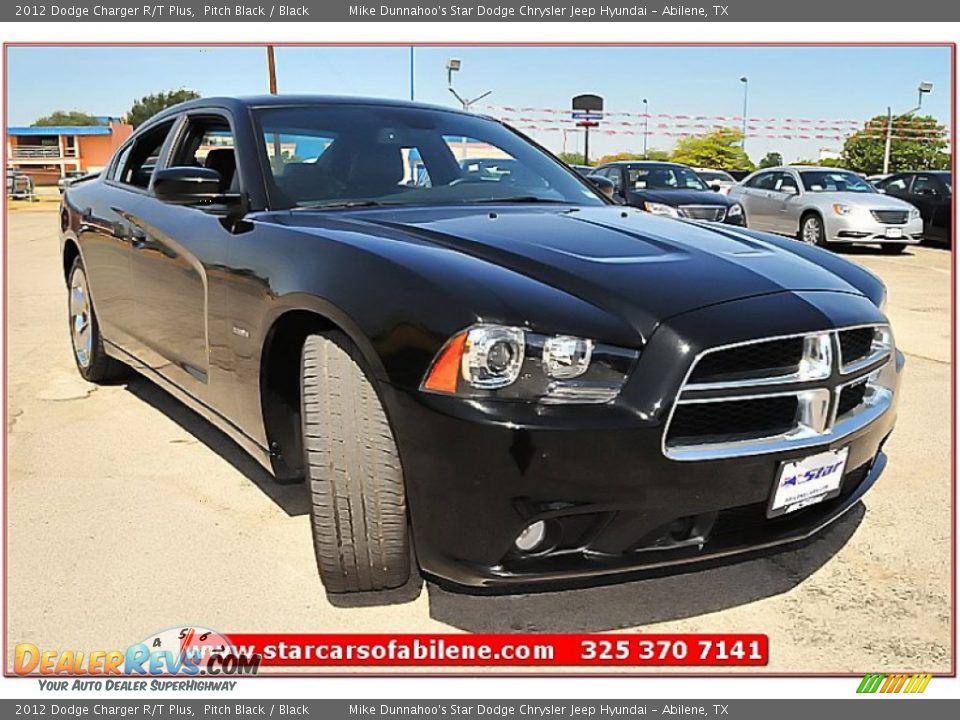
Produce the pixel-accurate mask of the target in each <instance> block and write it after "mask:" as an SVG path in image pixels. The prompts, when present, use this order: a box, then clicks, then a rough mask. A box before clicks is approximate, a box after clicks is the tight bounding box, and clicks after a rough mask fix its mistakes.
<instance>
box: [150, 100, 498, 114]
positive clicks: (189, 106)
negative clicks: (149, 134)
mask: <svg viewBox="0 0 960 720" xmlns="http://www.w3.org/2000/svg"><path fill="white" fill-rule="evenodd" d="M303 105H367V106H371V107H377V106H379V107H397V108H418V109H420V110H434V111H436V110H442V111H444V112H451V113H456V114H458V115H469V116H471V117H477V114H476V113H466V112H464V111H462V110H457V109H455V108H451V107H444V106H442V105H431V104H428V103H418V102H411V101H409V100H396V99H391V98H372V97H354V96H350V95H303V94H296V95H238V96H215V97H203V98H197V99H195V100H187V101H186V102H182V103H179V104H177V105H172V106H171V107H169V108H166V109H164V110H163V111H161V112H159V113H157V114H156V115H155V116H154V117H155V118H164V117H168V116H170V115H175V114H177V113H180V112H183V111H185V110H195V109H202V108H212V107H219V108H227V109H229V110H233V111H240V110H244V109H248V108H260V107H287V106H303ZM481 117H485V116H482V115H481ZM151 120H153V118H151Z"/></svg>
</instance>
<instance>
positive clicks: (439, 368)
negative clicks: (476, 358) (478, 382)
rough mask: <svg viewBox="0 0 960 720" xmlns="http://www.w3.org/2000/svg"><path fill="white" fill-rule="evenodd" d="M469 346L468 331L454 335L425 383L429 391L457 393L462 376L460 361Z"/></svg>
mask: <svg viewBox="0 0 960 720" xmlns="http://www.w3.org/2000/svg"><path fill="white" fill-rule="evenodd" d="M466 344H467V333H466V331H464V332H462V333H458V334H457V335H454V336H453V337H452V338H450V339H449V340H448V341H447V344H446V345H445V346H444V348H443V350H441V351H440V355H438V356H437V359H436V360H435V361H434V363H433V367H432V368H430V374H429V375H427V379H426V380H425V381H424V383H423V387H424V388H425V389H427V390H433V391H434V392H443V393H455V392H457V378H458V377H459V376H460V361H461V359H462V358H463V350H464V348H465V347H466Z"/></svg>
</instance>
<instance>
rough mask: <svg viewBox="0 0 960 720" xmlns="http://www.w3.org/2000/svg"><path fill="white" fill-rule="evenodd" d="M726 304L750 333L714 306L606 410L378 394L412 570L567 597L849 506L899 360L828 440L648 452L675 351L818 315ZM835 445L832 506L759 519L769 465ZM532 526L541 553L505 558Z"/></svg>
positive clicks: (818, 523)
mask: <svg viewBox="0 0 960 720" xmlns="http://www.w3.org/2000/svg"><path fill="white" fill-rule="evenodd" d="M821 295H822V294H821ZM784 297H786V298H792V300H785V299H784ZM864 302H866V301H864ZM741 303H743V304H742V306H741V307H739V308H730V310H733V311H734V312H735V314H736V315H737V317H738V318H739V319H740V320H741V321H742V320H743V319H744V318H749V317H751V314H750V313H749V312H745V310H746V309H747V308H751V309H753V310H754V311H756V314H755V315H754V319H755V323H753V327H751V328H745V327H743V328H741V329H739V330H731V328H730V326H729V325H727V326H726V327H725V328H724V327H723V325H722V324H720V323H717V322H716V318H717V315H716V313H717V312H718V311H717V309H716V307H717V306H714V308H713V309H708V310H705V311H697V312H694V313H690V314H688V315H687V316H681V318H680V319H675V320H673V321H671V326H670V327H668V328H661V329H660V330H658V331H657V333H655V334H654V336H653V337H652V338H651V339H650V341H649V343H648V345H647V347H646V348H645V349H644V353H643V355H642V356H641V361H640V363H639V364H638V366H637V368H636V369H635V371H634V373H633V374H632V376H631V379H630V381H629V382H628V384H627V386H626V387H625V388H624V390H623V392H622V393H621V397H620V398H619V399H618V401H617V403H615V404H613V405H607V406H554V407H541V406H531V405H526V404H521V403H500V404H496V403H479V402H467V401H463V400H458V399H454V398H449V397H442V396H431V395H425V394H422V393H416V392H409V391H404V390H399V389H396V388H392V387H388V388H386V389H385V400H386V401H387V407H388V410H389V412H390V414H391V418H392V425H393V426H394V429H395V432H396V435H397V441H398V445H399V448H400V453H401V461H402V464H403V468H404V474H405V476H406V482H407V494H408V502H409V508H410V514H411V521H412V528H413V538H414V543H415V546H416V550H417V556H418V559H419V562H420V565H421V568H422V570H423V572H424V573H425V574H426V575H428V576H431V577H433V578H436V579H439V580H440V581H445V582H447V583H449V584H454V585H458V586H466V587H469V588H473V589H475V590H479V591H482V590H489V591H497V590H500V591H510V590H523V589H528V588H538V589H545V588H553V587H563V586H571V585H577V584H582V583H584V582H591V581H596V580H598V579H601V580H602V579H610V578H617V577H620V576H629V575H631V574H635V573H637V572H643V571H649V570H652V569H662V568H665V567H670V566H684V565H687V564H689V563H695V562H699V561H706V560H711V559H714V558H720V557H725V556H729V555H733V554H737V553H743V552H749V551H755V550H759V549H763V548H768V547H772V546H776V545H781V544H784V543H790V542H794V541H798V540H802V539H804V538H807V537H809V536H810V535H812V534H814V533H816V532H818V531H819V530H820V529H822V528H823V527H825V526H826V525H829V524H830V523H832V522H833V521H835V520H836V519H838V518H839V517H841V516H842V515H843V514H844V513H845V512H847V511H848V510H849V509H850V508H851V507H853V506H854V505H855V504H856V503H857V502H858V501H859V500H860V498H861V497H862V496H863V495H864V494H865V493H866V492H867V491H868V490H869V488H870V487H871V486H872V485H873V484H874V483H875V482H876V480H877V478H878V477H879V475H880V474H881V473H882V471H883V469H884V466H885V464H886V457H885V455H884V454H883V452H882V448H883V444H884V443H885V441H886V439H887V437H888V436H889V435H890V433H891V431H892V430H893V427H894V423H895V418H896V404H895V400H896V393H897V390H898V387H897V386H898V385H899V377H900V373H901V370H902V365H903V362H902V356H901V355H899V353H897V354H896V357H895V358H894V359H892V360H891V361H890V362H891V363H893V369H894V383H893V384H894V387H893V388H892V389H893V397H894V402H893V403H891V404H890V406H889V407H887V408H886V410H885V411H884V412H883V413H882V414H880V415H879V416H875V417H873V418H871V421H870V422H868V423H866V424H864V425H863V426H861V427H858V428H856V429H855V430H853V431H852V432H849V433H847V434H845V435H844V436H842V437H837V438H833V439H830V440H829V441H827V442H825V443H824V444H822V445H817V446H815V447H803V448H791V449H788V450H784V451H781V452H769V453H765V454H760V455H751V456H741V457H729V458H720V459H712V460H704V461H677V460H673V459H670V458H668V457H667V456H666V455H665V453H664V452H663V448H662V440H663V432H664V423H665V422H666V417H667V415H668V412H669V409H670V406H671V404H672V403H670V402H666V403H664V401H663V398H673V397H676V392H677V391H678V389H679V387H680V384H681V382H682V379H683V376H684V374H685V373H686V370H687V366H685V365H684V364H683V363H682V362H678V358H677V357H676V355H675V348H676V347H677V346H678V344H684V345H686V344H688V343H694V345H693V349H694V351H696V350H697V349H698V348H699V347H711V346H716V345H719V344H722V341H721V337H723V341H726V342H731V341H732V342H736V341H738V340H739V339H741V338H739V337H730V335H731V333H736V332H741V333H743V334H744V337H751V336H752V337H765V336H772V335H774V334H776V333H775V332H773V328H779V330H780V332H793V331H807V330H811V329H822V327H821V328H811V327H810V323H812V322H815V321H816V320H815V316H819V323H820V324H821V326H822V323H823V320H824V319H823V317H822V313H823V312H825V311H826V310H825V308H827V307H828V306H829V303H821V306H820V307H819V308H817V311H816V312H812V313H811V310H810V308H809V307H807V312H806V316H805V312H804V310H803V307H805V306H804V305H803V304H802V303H800V302H798V301H797V296H796V295H791V294H784V296H773V297H769V296H768V297H766V298H764V299H763V300H762V301H760V300H753V301H741ZM844 307H845V308H846V310H849V306H848V305H847V304H844ZM863 307H865V306H862V307H860V308H859V309H858V311H859V310H860V309H863ZM869 307H870V308H872V306H869ZM846 310H845V311H846ZM874 311H875V308H874ZM875 312H876V311H875ZM865 315H866V316H865V317H859V318H854V317H845V318H843V321H844V323H845V324H853V323H854V322H858V321H859V322H876V321H877V318H878V317H882V316H879V315H877V314H871V313H870V310H869V309H867V310H866V311H865ZM784 318H790V319H789V320H784ZM745 324H746V323H743V322H741V325H745ZM724 333H725V337H724V336H723V334H724ZM694 337H696V339H694ZM654 377H655V378H658V380H657V381H656V382H651V381H650V378H654ZM844 447H846V448H848V449H849V455H848V460H847V465H846V472H845V475H844V479H843V483H842V486H841V492H840V495H839V496H837V497H835V498H833V499H831V500H827V501H824V502H822V503H819V504H816V505H812V506H809V507H807V508H804V509H801V510H798V511H795V512H793V513H790V514H787V515H784V516H781V517H778V518H774V519H767V517H766V508H767V505H768V502H769V498H770V494H771V492H772V489H773V485H774V482H775V478H776V476H777V473H778V470H779V468H780V465H781V463H783V462H785V461H789V460H795V459H798V458H803V457H806V456H808V455H812V454H815V453H818V452H821V451H823V450H826V449H840V448H844ZM537 520H543V521H545V522H546V523H547V524H548V527H549V528H550V532H551V533H552V534H553V541H552V542H551V549H550V551H549V552H544V553H540V554H537V553H531V554H524V553H520V552H518V551H517V550H516V549H515V547H514V540H515V539H516V537H517V535H518V534H519V533H520V532H521V531H522V530H523V529H524V528H525V527H526V526H527V525H529V524H530V523H531V522H534V521H537Z"/></svg>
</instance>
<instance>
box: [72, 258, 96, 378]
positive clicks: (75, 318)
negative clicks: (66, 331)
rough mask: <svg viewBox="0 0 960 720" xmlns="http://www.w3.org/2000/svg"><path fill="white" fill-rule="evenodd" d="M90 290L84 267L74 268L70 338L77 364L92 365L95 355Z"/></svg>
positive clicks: (84, 366) (83, 366) (85, 366)
mask: <svg viewBox="0 0 960 720" xmlns="http://www.w3.org/2000/svg"><path fill="white" fill-rule="evenodd" d="M91 312H92V311H91V308H90V292H89V291H88V290H87V276H86V275H84V273H83V269H82V268H79V267H78V268H77V269H76V270H74V273H73V275H72V276H71V278H70V338H71V340H72V341H73V352H74V355H76V357H77V364H78V365H80V367H82V368H87V367H90V360H91V358H92V356H93V327H92V323H93V318H92V317H91Z"/></svg>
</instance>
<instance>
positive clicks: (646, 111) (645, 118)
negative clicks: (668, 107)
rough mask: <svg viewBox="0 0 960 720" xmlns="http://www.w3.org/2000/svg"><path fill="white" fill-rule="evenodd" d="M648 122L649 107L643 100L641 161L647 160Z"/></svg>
mask: <svg viewBox="0 0 960 720" xmlns="http://www.w3.org/2000/svg"><path fill="white" fill-rule="evenodd" d="M649 120H650V106H649V105H647V99H646V98H644V99H643V159H644V160H646V159H647V137H648V133H647V122H648V121H649Z"/></svg>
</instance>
